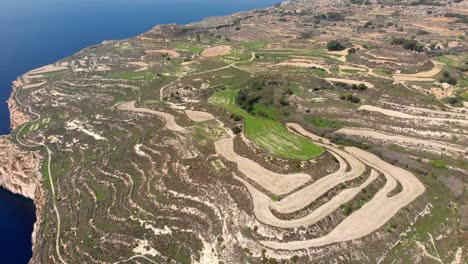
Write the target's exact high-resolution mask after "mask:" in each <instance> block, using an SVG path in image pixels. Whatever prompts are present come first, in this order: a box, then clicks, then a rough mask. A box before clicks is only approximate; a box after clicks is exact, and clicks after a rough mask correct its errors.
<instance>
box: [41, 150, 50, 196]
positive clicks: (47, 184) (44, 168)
mask: <svg viewBox="0 0 468 264" xmlns="http://www.w3.org/2000/svg"><path fill="white" fill-rule="evenodd" d="M47 163H48V157H46V158H45V159H44V162H43V163H42V176H43V177H44V185H45V187H46V189H47V190H48V191H51V190H52V185H51V184H52V183H51V182H50V179H49V170H48V168H47Z"/></svg>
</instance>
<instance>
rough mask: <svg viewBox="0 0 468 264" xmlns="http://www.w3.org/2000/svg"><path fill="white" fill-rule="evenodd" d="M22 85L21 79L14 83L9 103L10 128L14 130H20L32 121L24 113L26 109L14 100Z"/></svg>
mask: <svg viewBox="0 0 468 264" xmlns="http://www.w3.org/2000/svg"><path fill="white" fill-rule="evenodd" d="M21 85H23V84H22V82H21V81H20V80H19V79H17V80H16V81H14V82H13V87H12V89H13V90H12V91H11V96H10V98H9V99H8V101H7V103H8V108H9V109H10V127H11V128H12V129H15V128H18V127H19V126H21V125H22V124H24V123H26V122H28V121H30V120H31V117H30V116H29V115H28V114H26V112H25V111H24V109H23V108H24V107H22V106H20V105H18V103H17V102H16V101H15V100H14V94H15V92H16V89H18V87H20V86H21Z"/></svg>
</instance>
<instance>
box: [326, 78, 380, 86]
mask: <svg viewBox="0 0 468 264" xmlns="http://www.w3.org/2000/svg"><path fill="white" fill-rule="evenodd" d="M325 80H327V81H329V82H341V83H347V84H355V85H359V84H361V83H363V84H365V85H366V86H367V87H368V88H375V86H374V85H373V84H372V83H370V82H366V81H359V80H350V79H341V78H325Z"/></svg>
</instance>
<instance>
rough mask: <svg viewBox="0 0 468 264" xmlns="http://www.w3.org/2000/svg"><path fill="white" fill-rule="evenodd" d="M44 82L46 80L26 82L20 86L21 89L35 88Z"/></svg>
mask: <svg viewBox="0 0 468 264" xmlns="http://www.w3.org/2000/svg"><path fill="white" fill-rule="evenodd" d="M46 83H47V81H42V82H38V83H30V84H26V85H24V86H22V87H21V89H30V88H36V87H39V86H42V85H44V84H46Z"/></svg>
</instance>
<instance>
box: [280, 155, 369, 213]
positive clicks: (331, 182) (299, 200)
mask: <svg viewBox="0 0 468 264" xmlns="http://www.w3.org/2000/svg"><path fill="white" fill-rule="evenodd" d="M323 147H326V148H328V149H330V148H332V149H333V152H331V153H332V154H334V152H336V153H337V154H338V155H336V154H334V156H335V157H336V158H337V159H338V161H339V162H340V169H339V170H338V171H336V172H334V173H332V174H330V175H327V176H325V177H322V178H320V179H319V180H317V181H315V182H314V183H313V184H311V185H309V186H306V187H304V188H302V189H300V190H299V191H297V192H294V193H292V194H291V195H288V196H286V197H285V198H284V199H282V200H281V201H279V202H276V203H273V204H272V208H273V209H275V210H276V211H278V212H280V213H283V214H288V213H293V212H296V211H298V210H301V209H303V208H305V207H306V206H308V205H309V204H311V203H312V202H314V201H315V200H317V199H318V198H319V197H320V196H322V195H324V194H325V193H326V192H327V191H329V190H331V189H332V188H333V187H335V186H337V185H338V184H340V183H343V182H345V181H349V180H353V179H356V178H358V177H359V176H361V175H362V174H363V173H364V172H365V170H366V167H365V166H364V164H363V163H362V162H360V161H359V160H357V159H356V158H354V157H353V156H351V155H349V154H348V153H346V152H344V151H341V150H339V149H337V148H334V147H327V146H323ZM340 156H341V157H340ZM343 159H344V160H346V161H347V162H348V163H349V164H350V167H351V169H350V170H349V171H348V172H345V171H346V168H347V166H346V164H345V162H344V160H343Z"/></svg>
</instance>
